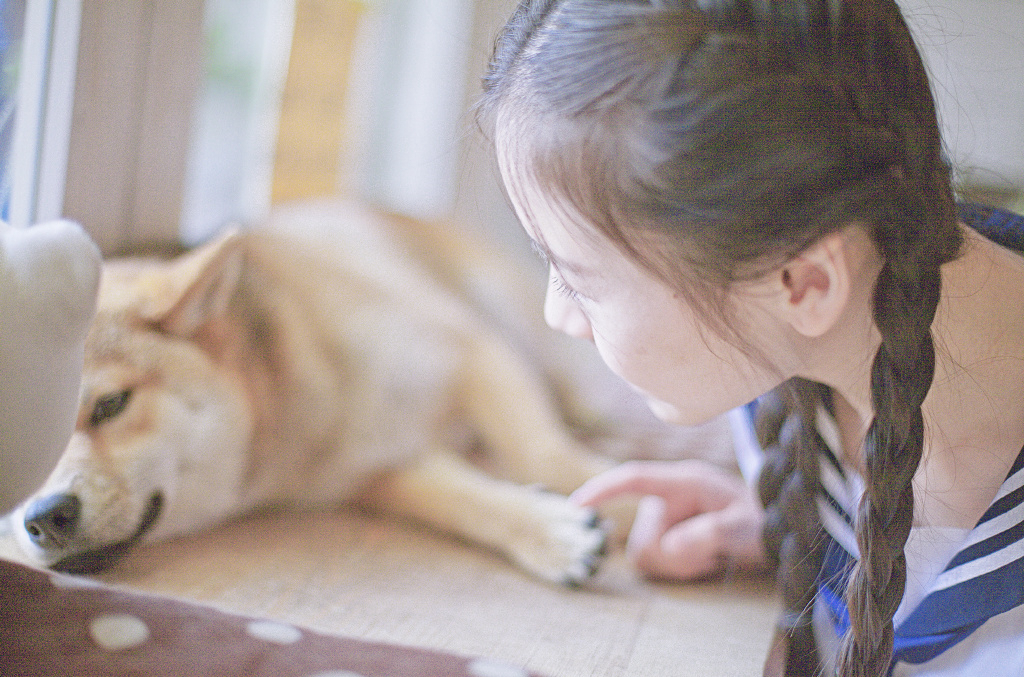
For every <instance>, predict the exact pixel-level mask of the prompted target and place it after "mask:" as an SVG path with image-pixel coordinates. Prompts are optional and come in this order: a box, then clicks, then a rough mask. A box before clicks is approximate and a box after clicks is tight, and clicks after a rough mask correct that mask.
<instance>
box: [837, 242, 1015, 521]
mask: <svg viewBox="0 0 1024 677" xmlns="http://www.w3.org/2000/svg"><path fill="white" fill-rule="evenodd" d="M942 274H943V291H942V300H941V301H940V303H939V307H938V309H937V312H936V317H935V321H934V322H933V324H932V334H933V339H934V341H935V356H936V370H935V379H934V382H933V384H932V387H931V390H930V391H929V393H928V397H927V398H926V399H925V402H924V406H923V413H924V416H925V426H926V430H925V435H926V437H925V449H924V456H923V458H922V461H921V466H920V468H919V470H918V473H917V476H916V478H915V491H916V496H917V500H916V503H917V509H916V510H915V521H916V522H917V523H918V524H931V525H935V526H957V527H966V528H970V527H972V526H973V525H974V524H975V522H976V521H977V519H978V518H979V517H980V516H981V514H982V513H983V512H984V511H985V509H987V507H988V506H989V504H990V503H991V501H992V498H993V497H994V496H995V493H996V491H998V488H999V486H1000V484H1001V483H1002V481H1003V479H1004V478H1005V476H1006V473H1007V471H1008V469H1009V467H1010V465H1012V463H1013V461H1014V460H1015V459H1016V458H1017V455H1018V454H1019V453H1020V451H1021V448H1022V446H1024V314H1022V313H1021V312H1020V310H1019V308H1020V300H1021V299H1022V298H1024V258H1021V257H1020V256H1018V255H1016V254H1014V253H1013V252H1010V251H1008V250H1006V249H1003V248H1001V247H999V246H997V245H995V244H993V243H991V242H989V241H988V240H986V239H985V238H983V237H981V236H979V235H977V234H976V233H974V232H973V231H968V232H967V240H966V246H965V251H964V254H963V256H961V257H960V258H959V259H957V260H956V261H954V262H952V263H949V264H947V265H946V266H944V267H943V271H942ZM839 383H841V384H842V385H839ZM864 386H865V384H864V383H863V382H862V381H846V382H842V381H839V382H837V386H836V387H835V411H836V420H837V423H838V425H839V429H840V433H841V436H842V442H843V448H844V455H845V460H846V463H847V464H848V465H849V466H850V467H852V468H856V469H857V470H859V471H861V472H863V468H864V463H863V453H862V451H861V448H862V444H863V439H864V434H865V432H866V430H867V426H868V425H869V423H870V420H871V415H872V414H871V405H870V396H869V393H868V391H867V389H866V388H865V387H864Z"/></svg>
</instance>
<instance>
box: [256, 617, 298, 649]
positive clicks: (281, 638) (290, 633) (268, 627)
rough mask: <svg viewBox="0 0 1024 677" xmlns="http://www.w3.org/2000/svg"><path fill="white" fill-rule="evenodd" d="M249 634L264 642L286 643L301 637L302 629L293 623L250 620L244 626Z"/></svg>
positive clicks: (292, 642) (291, 642)
mask: <svg viewBox="0 0 1024 677" xmlns="http://www.w3.org/2000/svg"><path fill="white" fill-rule="evenodd" d="M245 630H246V632H248V633H249V634H250V635H251V636H253V637H255V638H256V639H262V640H263V641H265V642H273V643H274V644H281V645H283V646H284V645H288V644H294V643H295V642H297V641H299V640H300V639H302V631H301V630H299V629H298V628H296V627H295V626H294V625H288V624H287V623H275V622H274V621H252V622H251V623H249V625H247V626H246V628H245Z"/></svg>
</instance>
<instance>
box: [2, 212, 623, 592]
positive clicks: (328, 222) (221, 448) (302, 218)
mask: <svg viewBox="0 0 1024 677" xmlns="http://www.w3.org/2000/svg"><path fill="white" fill-rule="evenodd" d="M466 247H467V245H466V243H464V242H462V241H461V240H460V239H459V238H458V237H456V236H455V235H453V234H452V233H451V232H446V231H445V230H444V229H442V228H436V227H433V226H430V225H429V224H419V223H412V222H409V221H405V220H402V219H398V218H393V217H385V216H383V215H381V214H379V213H376V212H372V211H369V210H366V209H364V208H362V207H358V206H354V205H351V204H330V205H321V206H316V207H310V208H307V209H305V210H298V211H297V212H294V213H293V214H292V215H291V216H290V217H289V216H287V215H286V216H284V217H281V218H279V219H278V221H277V222H276V223H272V224H271V225H269V226H267V227H264V228H260V229H257V230H252V231H246V232H244V233H241V234H237V233H236V234H228V235H225V236H222V237H221V238H220V239H218V240H216V241H214V242H212V243H210V244H208V245H205V246H203V247H201V248H199V249H197V250H195V251H193V252H190V253H188V254H186V255H184V256H182V257H179V258H177V259H173V260H171V261H155V260H136V259H126V260H121V261H112V262H109V263H108V264H107V265H106V266H105V270H104V277H103V282H102V286H101V291H100V299H99V310H98V314H97V317H96V320H95V322H94V324H93V328H92V330H91V333H90V335H89V338H88V342H87V347H86V353H87V355H86V368H85V375H84V379H83V385H82V395H81V407H80V413H79V418H78V425H77V428H76V431H75V433H74V436H73V438H72V440H71V442H70V444H69V446H68V449H67V451H66V452H65V454H64V456H63V458H62V460H61V462H60V464H59V465H58V467H57V468H56V470H55V471H54V472H53V474H52V475H51V477H50V479H49V480H48V481H47V483H46V485H45V486H44V487H43V488H42V489H41V490H40V491H39V492H37V493H36V495H35V496H34V497H33V499H31V500H30V501H28V502H27V503H26V504H25V505H23V506H22V507H21V508H19V510H18V511H17V512H16V513H14V514H13V520H14V524H15V525H16V526H17V528H16V529H15V531H16V533H17V537H18V540H19V543H20V544H21V545H22V547H23V549H24V550H25V551H26V552H27V553H29V554H30V555H31V556H32V557H33V559H34V560H35V561H38V562H41V563H44V564H47V565H51V566H55V567H57V568H62V569H68V570H80V571H88V570H96V569H99V568H102V567H104V566H106V565H107V564H109V563H110V562H111V561H112V560H113V559H115V558H116V557H117V556H119V555H120V554H121V553H122V552H123V551H125V550H126V549H127V548H129V547H130V546H131V545H132V544H134V543H135V542H136V541H137V540H138V539H139V537H140V536H141V535H142V534H143V533H145V532H149V533H150V534H151V535H152V536H153V537H157V538H159V537H167V536H171V535H179V534H186V533H190V532H193V531H195V530H198V529H201V528H203V527H206V526H210V525H212V524H215V523H217V522H219V521H222V520H224V519H226V518H228V517H230V516H233V515H237V514H241V513H244V512H246V511H249V510H252V509H255V508H258V507H261V506H269V505H278V504H283V505H299V506H324V505H334V504H338V503H340V502H342V501H353V500H358V501H361V502H362V503H364V504H366V505H368V506H370V507H372V508H374V509H379V510H381V511H384V512H388V513H395V514H399V515H403V516H406V517H410V518H413V519H416V520H419V521H422V522H424V523H427V524H430V525H432V526H435V527H437V528H440V529H443V530H445V531H448V532H452V533H454V534H457V535H459V536H461V537H464V538H466V539H467V540H469V541H472V542H475V543H479V544H483V545H485V546H489V547H492V548H496V549H498V550H499V551H501V552H503V553H504V554H506V555H507V556H508V557H510V558H511V559H512V560H514V561H516V562H518V563H519V564H520V565H522V566H523V567H524V568H526V569H527V570H529V571H530V572H532V573H534V574H536V575H538V576H539V577H541V578H543V579H546V580H549V581H556V582H563V583H575V582H579V581H582V580H584V579H586V578H587V577H588V576H589V575H590V574H591V573H592V572H593V569H594V566H595V564H596V561H597V559H598V558H599V555H600V553H601V550H602V548H603V544H604V540H605V533H604V531H603V529H602V527H601V526H600V525H599V524H598V523H597V520H595V518H594V515H593V514H592V513H591V512H590V511H588V510H585V509H580V508H578V507H575V506H573V505H571V504H570V503H568V502H567V501H566V500H565V498H564V497H563V496H561V495H558V494H555V493H548V492H546V491H542V490H541V489H539V488H537V487H535V486H532V485H541V486H543V487H544V488H546V489H550V490H551V491H554V492H560V493H562V494H564V493H567V492H569V491H571V490H572V489H574V488H575V487H577V486H578V485H579V484H580V483H582V482H583V481H584V480H586V479H587V478H589V477H591V476H592V475H593V474H594V473H596V472H598V471H600V470H602V469H604V468H606V467H607V466H608V465H609V463H608V462H607V461H605V460H603V459H601V458H598V457H597V456H594V455H592V454H590V453H589V452H588V451H586V450H585V449H584V448H583V447H582V446H581V445H580V444H579V443H578V442H577V441H576V439H575V438H574V437H573V436H572V435H571V434H570V432H569V429H568V428H567V427H566V425H565V424H564V422H563V418H562V415H561V414H560V413H559V411H558V409H557V408H556V406H555V404H554V399H553V398H552V396H551V394H550V392H549V389H548V387H547V384H545V382H544V380H543V378H542V377H541V375H540V373H539V372H538V371H537V370H536V369H535V368H534V367H533V366H531V364H530V362H529V361H528V360H527V359H525V358H524V357H523V356H522V355H521V354H519V352H517V351H516V350H513V349H512V347H511V345H510V343H509V341H508V340H506V338H504V337H503V336H502V335H501V334H500V333H499V332H498V331H496V330H495V328H494V323H493V322H488V321H485V320H484V317H485V316H486V313H481V312H480V309H479V307H474V306H473V305H471V304H469V303H467V302H466V300H465V298H460V296H459V294H457V293H455V292H454V291H453V290H456V289H460V288H461V289H462V290H465V289H466V287H467V285H468V286H472V285H474V284H477V285H478V286H480V288H482V289H483V288H485V287H486V283H487V280H486V279H485V278H486V276H487V275H488V274H489V273H490V272H494V271H493V270H488V269H487V268H486V266H484V265H482V264H481V263H480V260H479V259H478V258H474V256H475V255H471V254H470V253H469V251H470V250H467V249H466ZM417 252H418V254H417ZM431 262H433V263H434V264H438V263H439V262H443V263H444V265H443V266H442V265H434V266H433V267H432V265H431ZM442 271H443V273H442ZM442 274H443V275H445V276H448V279H447V280H446V282H447V284H445V283H444V282H442V281H441V280H440V277H439V275H442ZM506 288H507V289H512V290H513V291H514V290H515V284H514V283H513V284H511V285H506ZM486 295H487V293H486V292H484V293H482V294H478V296H486ZM531 298H532V297H531ZM496 305H500V301H496ZM476 451H482V452H483V456H484V457H485V459H486V462H487V463H489V464H490V468H491V469H493V470H494V471H495V475H500V476H501V477H502V478H503V479H501V480H499V479H496V478H495V475H491V474H490V473H485V472H483V471H482V470H481V469H480V467H479V465H477V464H471V463H470V462H469V461H468V460H467V456H468V455H473V454H472V452H476Z"/></svg>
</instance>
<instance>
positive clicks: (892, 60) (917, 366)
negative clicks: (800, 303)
mask: <svg viewBox="0 0 1024 677" xmlns="http://www.w3.org/2000/svg"><path fill="white" fill-rule="evenodd" d="M848 5H849V8H850V12H849V13H850V14H851V15H852V16H850V17H849V19H848V21H847V26H848V29H847V30H853V29H856V30H861V31H863V29H864V25H865V24H866V23H868V22H869V21H873V22H875V26H881V30H878V29H877V28H876V29H875V30H872V31H870V32H869V33H868V34H876V35H877V34H880V33H883V32H884V33H885V34H887V35H889V36H890V38H891V39H892V41H893V42H892V44H891V45H890V46H889V47H888V51H885V52H881V51H878V50H877V46H876V45H873V44H872V45H869V46H868V54H870V55H871V56H873V57H874V59H876V60H877V61H876V62H872V61H870V60H869V61H868V62H867V63H866V64H864V66H865V67H866V69H867V71H868V72H867V73H864V74H863V78H864V79H863V81H865V82H869V83H870V84H871V87H869V88H868V89H867V90H866V91H868V92H870V94H869V98H868V99H867V101H866V103H867V104H868V105H870V106H871V107H873V108H874V110H875V111H876V112H875V113H873V115H878V112H879V111H884V115H885V117H886V118H887V119H886V122H887V126H888V127H889V128H890V129H891V130H892V133H893V136H894V137H895V138H896V139H898V140H899V144H900V146H901V153H900V155H901V162H900V166H899V169H898V170H897V171H896V172H895V175H894V179H895V183H896V187H895V190H894V191H893V195H892V198H891V199H892V202H891V206H890V209H889V214H888V218H883V219H880V220H879V222H877V223H876V224H875V228H874V232H873V234H872V235H873V240H874V242H875V245H876V246H877V247H878V249H879V253H880V254H881V256H882V259H883V261H884V263H883V266H882V269H881V271H880V272H879V275H878V279H877V281H876V282H875V288H874V295H873V310H872V312H873V318H874V322H875V325H876V327H877V328H878V330H879V333H880V334H881V338H882V342H881V345H880V347H879V349H878V352H877V353H876V355H875V358H874V360H873V362H872V365H871V399H872V407H873V410H874V419H873V420H872V422H871V424H870V426H869V428H868V432H867V435H866V439H865V443H864V454H865V462H866V467H867V476H866V477H865V492H864V496H863V497H862V499H861V502H860V505H859V507H858V512H857V530H856V536H857V544H858V547H859V550H860V560H859V561H858V562H857V563H856V565H855V566H854V569H853V571H852V572H851V576H850V580H849V583H848V586H847V604H848V606H849V610H850V619H851V629H850V632H849V633H848V634H847V636H846V637H845V638H844V642H843V647H842V648H841V651H840V654H839V670H838V673H839V674H840V675H843V676H844V677H849V676H860V675H863V676H865V677H876V676H879V675H885V674H887V671H888V669H889V666H890V664H891V662H892V652H893V637H894V629H893V622H892V619H893V615H894V614H895V613H896V609H897V608H898V607H899V604H900V602H901V601H902V599H903V593H904V590H905V586H906V566H907V563H906V556H905V554H904V546H905V545H906V542H907V538H908V536H909V535H910V529H911V525H912V522H913V515H914V490H913V484H912V482H913V478H914V475H915V473H916V472H917V468H918V466H919V464H920V461H921V456H922V453H923V448H924V418H923V415H922V412H921V405H922V403H923V402H924V399H925V397H926V396H927V394H928V390H929V389H930V388H931V384H932V379H933V377H934V371H935V347H934V344H933V342H932V336H931V323H932V320H933V318H934V316H935V310H936V307H937V305H938V302H939V297H940V291H941V275H940V272H939V269H940V266H941V265H942V264H943V263H946V262H947V261H949V260H951V259H953V258H954V257H955V256H956V254H957V253H958V252H959V250H960V247H961V244H962V236H961V235H960V233H959V231H958V229H957V226H956V220H955V217H954V210H955V206H954V204H953V200H952V195H951V193H950V190H949V174H948V169H947V168H946V166H945V165H944V164H943V163H942V161H941V159H940V157H939V155H938V153H939V148H940V147H941V146H940V141H939V136H938V128H937V125H936V124H935V123H934V116H935V111H934V108H933V107H932V106H931V105H927V106H922V105H921V103H920V102H918V103H917V105H916V107H914V106H911V105H909V104H908V103H906V101H905V98H906V97H905V92H907V91H915V90H920V89H921V88H927V77H926V75H925V73H924V68H923V66H922V65H921V63H920V61H919V60H917V59H913V58H910V59H909V60H908V58H909V57H910V56H911V55H916V51H915V50H914V49H913V41H912V38H911V36H910V34H909V31H907V29H906V27H905V25H904V24H903V21H902V17H901V16H900V15H899V9H898V8H897V7H896V6H895V5H892V6H891V7H885V5H884V3H883V8H884V9H882V10H881V11H877V10H876V12H875V13H874V14H870V13H868V12H865V11H864V6H863V3H858V2H849V3H848ZM860 12H864V16H858V14H859V13H860ZM879 66H881V68H879ZM861 91H862V96H863V92H864V91H865V90H861ZM879 104H881V105H879ZM861 110H862V111H864V110H865V109H864V108H863V107H862V108H861ZM866 116H867V113H866V112H865V117H866Z"/></svg>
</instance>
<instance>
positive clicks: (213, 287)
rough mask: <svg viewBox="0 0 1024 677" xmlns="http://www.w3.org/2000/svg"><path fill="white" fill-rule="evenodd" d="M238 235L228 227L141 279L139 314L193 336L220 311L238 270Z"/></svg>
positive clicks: (171, 330) (224, 307)
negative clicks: (143, 297) (142, 290)
mask: <svg viewBox="0 0 1024 677" xmlns="http://www.w3.org/2000/svg"><path fill="white" fill-rule="evenodd" d="M242 258H243V257H242V249H241V235H240V234H239V232H238V231H237V230H229V231H227V232H225V233H224V234H223V235H220V236H219V237H217V238H216V239H215V240H212V241H211V242H208V243H207V244H204V245H202V246H200V247H198V248H197V249H194V250H192V251H191V252H188V253H187V254H184V255H182V256H180V257H178V258H177V259H174V260H173V261H172V262H170V263H169V264H168V265H167V266H166V267H163V268H162V269H161V270H160V272H159V273H158V274H156V276H155V277H152V278H150V279H148V280H146V281H145V282H144V284H145V286H146V287H147V289H146V299H147V303H145V304H144V305H143V307H142V308H141V315H142V316H143V318H144V319H147V320H149V321H151V322H153V323H155V324H158V325H159V326H160V327H161V328H162V329H163V330H164V331H166V332H168V333H170V334H174V335H176V336H182V337H190V336H193V335H194V334H195V333H196V332H197V331H198V330H199V329H200V328H202V327H203V325H205V324H206V323H207V322H209V321H210V320H212V319H214V318H217V317H219V316H221V315H223V314H224V312H225V311H226V310H227V307H228V303H229V302H230V300H231V296H232V294H234V292H235V287H236V286H237V284H238V280H239V277H240V275H241V272H242Z"/></svg>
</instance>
